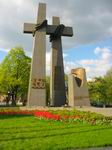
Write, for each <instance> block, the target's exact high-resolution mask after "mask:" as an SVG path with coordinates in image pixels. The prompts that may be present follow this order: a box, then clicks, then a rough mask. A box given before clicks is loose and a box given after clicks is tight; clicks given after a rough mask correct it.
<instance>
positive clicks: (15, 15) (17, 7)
mask: <svg viewBox="0 0 112 150" xmlns="http://www.w3.org/2000/svg"><path fill="white" fill-rule="evenodd" d="M38 2H39V0H33V1H32V0H10V3H8V2H7V0H0V14H1V16H0V47H1V48H4V49H5V48H6V49H10V48H12V47H15V46H17V45H20V46H23V47H24V49H26V50H31V49H32V36H31V35H25V34H23V33H22V32H23V23H24V22H34V23H35V22H36V15H37V8H38ZM42 2H45V3H46V4H47V18H48V19H49V21H50V23H51V20H52V16H59V17H60V19H61V23H64V24H65V25H68V26H72V27H73V30H74V37H72V38H69V37H68V38H63V46H64V49H68V48H70V47H74V46H76V45H81V44H89V43H94V42H97V41H99V40H102V39H105V38H109V37H112V19H111V16H112V1H111V0H94V1H90V0H85V1H82V0H78V1H77V0H66V1H64V4H63V1H60V0H56V1H55V0H42ZM60 12H61V13H60ZM93 20H94V22H93Z"/></svg>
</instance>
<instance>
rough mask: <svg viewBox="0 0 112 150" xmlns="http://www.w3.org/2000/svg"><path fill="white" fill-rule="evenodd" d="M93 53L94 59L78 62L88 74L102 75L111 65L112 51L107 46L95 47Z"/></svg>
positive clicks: (92, 75)
mask: <svg viewBox="0 0 112 150" xmlns="http://www.w3.org/2000/svg"><path fill="white" fill-rule="evenodd" d="M94 53H95V54H96V57H97V58H96V59H84V60H80V61H79V64H80V65H82V66H83V67H84V68H86V71H87V74H88V76H91V77H94V76H103V75H104V74H105V73H106V72H107V71H108V70H109V69H110V67H112V62H111V60H112V52H111V50H110V49H109V48H100V47H97V48H96V49H95V50H94Z"/></svg>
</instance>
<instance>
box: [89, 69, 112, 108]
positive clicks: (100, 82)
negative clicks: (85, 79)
mask: <svg viewBox="0 0 112 150" xmlns="http://www.w3.org/2000/svg"><path fill="white" fill-rule="evenodd" d="M88 86H89V94H90V100H91V102H92V103H96V105H110V104H112V69H110V70H109V71H108V72H107V73H106V75H105V76H104V77H98V78H95V79H94V81H92V82H89V83H88Z"/></svg>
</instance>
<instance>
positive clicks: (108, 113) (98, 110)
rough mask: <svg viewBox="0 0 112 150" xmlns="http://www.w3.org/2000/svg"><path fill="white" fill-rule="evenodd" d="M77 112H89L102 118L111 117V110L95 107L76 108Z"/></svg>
mask: <svg viewBox="0 0 112 150" xmlns="http://www.w3.org/2000/svg"><path fill="white" fill-rule="evenodd" d="M76 109H77V110H80V111H90V112H95V113H98V114H102V115H104V116H112V108H97V107H82V108H80V107H76Z"/></svg>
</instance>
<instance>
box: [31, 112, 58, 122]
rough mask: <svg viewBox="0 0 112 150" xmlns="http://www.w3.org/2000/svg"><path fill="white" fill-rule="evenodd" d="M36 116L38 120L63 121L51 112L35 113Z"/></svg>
mask: <svg viewBox="0 0 112 150" xmlns="http://www.w3.org/2000/svg"><path fill="white" fill-rule="evenodd" d="M34 116H36V117H38V118H45V119H51V120H57V121H59V120H61V116H60V115H57V114H52V113H51V112H48V111H37V112H35V113H34Z"/></svg>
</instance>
